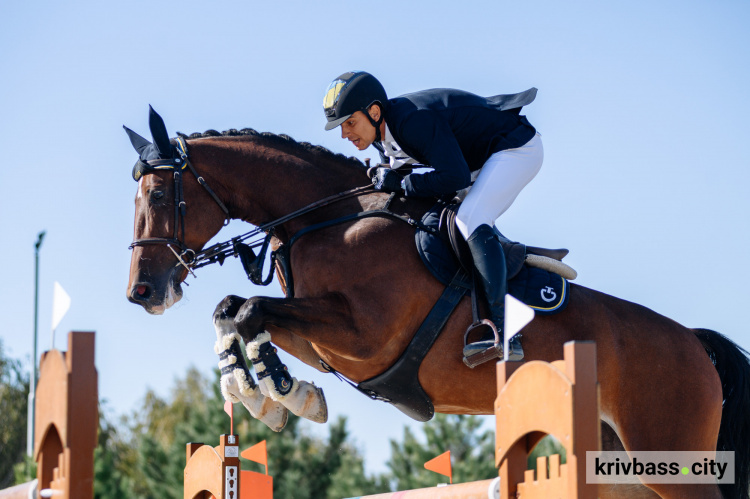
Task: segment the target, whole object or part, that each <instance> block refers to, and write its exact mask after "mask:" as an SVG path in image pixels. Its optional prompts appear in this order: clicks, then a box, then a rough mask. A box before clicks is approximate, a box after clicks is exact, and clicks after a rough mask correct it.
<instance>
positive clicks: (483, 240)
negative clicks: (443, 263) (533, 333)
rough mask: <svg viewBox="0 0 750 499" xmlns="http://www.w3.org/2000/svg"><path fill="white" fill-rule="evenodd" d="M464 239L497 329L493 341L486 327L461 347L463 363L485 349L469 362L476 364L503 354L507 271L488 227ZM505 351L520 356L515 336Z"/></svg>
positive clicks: (511, 355) (515, 358)
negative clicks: (476, 336) (474, 338)
mask: <svg viewBox="0 0 750 499" xmlns="http://www.w3.org/2000/svg"><path fill="white" fill-rule="evenodd" d="M466 242H467V243H468V245H469V250H470V251H471V256H472V258H473V259H474V268H475V269H476V272H475V273H474V278H475V280H476V281H477V282H476V285H477V286H478V287H479V288H480V289H481V290H482V291H483V292H484V296H485V298H486V300H487V306H488V307H489V312H490V320H491V321H492V323H493V324H494V325H495V327H496V328H497V332H498V338H497V339H498V340H499V342H498V343H496V338H495V335H494V333H493V332H492V331H491V330H489V331H487V332H486V333H485V334H484V335H483V336H482V337H481V338H480V339H479V340H478V341H475V342H472V343H469V344H467V345H466V346H465V347H464V358H465V362H466V359H468V358H469V357H471V356H472V355H477V354H479V353H482V352H486V355H485V356H482V357H481V358H479V362H474V363H473V364H474V365H477V364H478V363H481V362H485V361H487V360H490V359H492V358H495V357H503V327H504V324H505V294H506V293H507V287H508V283H507V275H508V270H507V267H506V264H505V253H504V252H503V248H502V245H501V244H500V240H499V239H498V237H497V234H496V233H495V230H494V229H493V228H492V227H491V226H489V225H487V224H483V225H480V226H479V227H477V229H476V230H475V231H474V232H473V233H472V234H471V236H469V238H468V239H467V240H466ZM486 329H489V328H486ZM509 350H510V351H509V352H508V353H509V355H508V358H509V360H521V359H523V348H522V347H521V342H520V340H519V337H518V336H514V337H513V338H511V339H510V342H509ZM484 357H486V358H484ZM476 358H477V357H475V359H476ZM471 364H472V363H470V362H467V365H469V366H470V367H473V365H471Z"/></svg>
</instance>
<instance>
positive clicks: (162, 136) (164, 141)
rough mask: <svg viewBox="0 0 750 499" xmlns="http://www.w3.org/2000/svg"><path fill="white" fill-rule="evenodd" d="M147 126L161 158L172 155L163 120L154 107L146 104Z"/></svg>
mask: <svg viewBox="0 0 750 499" xmlns="http://www.w3.org/2000/svg"><path fill="white" fill-rule="evenodd" d="M148 126H149V128H151V137H153V139H154V146H156V149H157V150H158V151H159V156H160V157H162V158H169V157H172V146H171V145H170V143H169V134H168V133H167V127H166V125H165V124H164V120H163V119H162V118H161V116H159V114H158V113H157V112H156V111H154V108H153V107H151V106H150V105H149V106H148Z"/></svg>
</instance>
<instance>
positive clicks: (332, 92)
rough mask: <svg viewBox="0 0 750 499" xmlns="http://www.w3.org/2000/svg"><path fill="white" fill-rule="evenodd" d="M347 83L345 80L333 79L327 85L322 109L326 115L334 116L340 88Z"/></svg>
mask: <svg viewBox="0 0 750 499" xmlns="http://www.w3.org/2000/svg"><path fill="white" fill-rule="evenodd" d="M347 83H349V81H347V80H333V81H332V82H331V84H330V85H328V90H326V95H325V97H324V98H323V109H324V110H325V113H326V116H327V117H329V118H330V117H332V116H336V104H338V102H339V97H340V96H341V90H342V89H343V88H344V87H345V86H346V84H347Z"/></svg>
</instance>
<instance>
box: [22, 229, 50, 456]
mask: <svg viewBox="0 0 750 499" xmlns="http://www.w3.org/2000/svg"><path fill="white" fill-rule="evenodd" d="M44 234H46V231H42V232H40V233H39V236H38V238H37V241H36V244H35V245H34V357H33V358H32V359H31V364H32V365H33V366H34V368H33V370H32V374H31V387H30V389H29V408H28V415H29V416H28V421H27V424H26V428H27V432H26V454H28V455H29V456H32V457H33V454H34V417H35V414H34V409H35V403H34V402H35V400H34V399H35V398H36V380H37V369H38V367H37V364H36V356H37V353H36V343H37V342H36V338H37V330H38V326H39V248H41V247H42V241H43V240H44Z"/></svg>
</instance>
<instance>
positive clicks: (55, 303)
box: [52, 281, 70, 348]
mask: <svg viewBox="0 0 750 499" xmlns="http://www.w3.org/2000/svg"><path fill="white" fill-rule="evenodd" d="M69 308H70V296H68V293H66V292H65V290H64V289H63V288H62V286H60V283H59V282H57V281H55V290H54V294H53V295H52V332H53V333H54V331H55V329H57V326H58V325H59V324H60V321H61V320H62V318H63V317H65V313H66V312H67V311H68V309H69ZM53 338H54V337H53ZM53 343H54V340H53ZM52 346H53V348H54V344H53V345H52Z"/></svg>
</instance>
